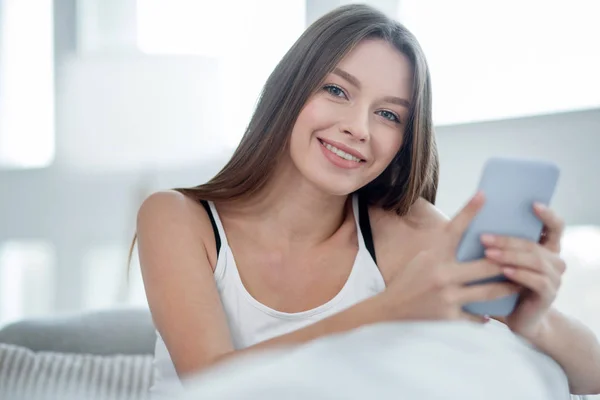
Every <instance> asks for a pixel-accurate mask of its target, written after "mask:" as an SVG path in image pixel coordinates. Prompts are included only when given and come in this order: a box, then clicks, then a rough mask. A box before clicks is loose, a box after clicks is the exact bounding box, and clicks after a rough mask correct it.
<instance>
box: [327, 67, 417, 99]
mask: <svg viewBox="0 0 600 400" xmlns="http://www.w3.org/2000/svg"><path fill="white" fill-rule="evenodd" d="M332 73H334V74H335V75H337V76H339V77H341V78H342V79H344V80H346V81H348V82H349V83H350V84H351V85H353V86H355V87H356V88H357V89H360V88H361V84H360V81H359V80H358V78H357V77H355V76H354V75H352V74H351V73H350V72H347V71H344V70H343V69H341V68H339V67H336V68H335V69H334V70H333V71H332ZM383 100H384V101H385V102H387V103H392V104H397V105H399V106H402V107H406V108H410V102H409V101H408V100H406V99H403V98H401V97H396V96H385V97H384V98H383Z"/></svg>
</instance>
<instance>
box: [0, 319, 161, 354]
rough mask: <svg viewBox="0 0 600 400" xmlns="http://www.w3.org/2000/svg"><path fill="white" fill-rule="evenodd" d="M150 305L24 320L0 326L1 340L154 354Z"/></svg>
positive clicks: (36, 347)
mask: <svg viewBox="0 0 600 400" xmlns="http://www.w3.org/2000/svg"><path fill="white" fill-rule="evenodd" d="M155 342H156V333H155V330H154V326H153V323H152V318H151V316H150V312H149V311H148V310H147V309H115V310H107V311H95V312H89V313H85V314H78V315H68V316H61V317H53V318H40V319H31V320H23V321H19V322H15V323H13V324H10V325H8V326H6V327H4V329H2V330H0V343H7V344H13V345H16V346H21V347H26V348H28V349H31V350H33V351H51V352H59V353H85V354H95V355H110V354H154V345H155Z"/></svg>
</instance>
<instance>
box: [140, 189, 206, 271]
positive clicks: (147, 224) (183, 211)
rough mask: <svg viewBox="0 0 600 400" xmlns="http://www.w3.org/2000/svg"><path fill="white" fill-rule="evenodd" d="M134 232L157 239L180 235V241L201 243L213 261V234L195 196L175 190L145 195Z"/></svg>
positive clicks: (202, 208)
mask: <svg viewBox="0 0 600 400" xmlns="http://www.w3.org/2000/svg"><path fill="white" fill-rule="evenodd" d="M137 234H138V236H139V235H147V236H151V237H152V238H153V239H154V240H156V241H163V240H169V241H170V240H171V238H172V237H179V238H180V239H181V242H182V243H195V245H196V246H198V245H202V244H204V246H205V247H206V250H207V254H208V257H209V259H210V261H211V263H213V261H216V250H214V248H215V246H216V243H215V237H214V232H213V229H212V224H211V222H210V218H209V216H208V213H207V212H206V209H205V208H204V207H203V206H202V204H201V203H200V202H199V201H197V200H196V199H193V198H191V197H189V196H186V195H184V194H183V193H180V192H178V191H176V190H165V191H159V192H155V193H152V194H151V195H149V196H148V197H146V199H145V200H144V201H143V202H142V204H141V206H140V208H139V210H138V213H137ZM213 265H214V263H213Z"/></svg>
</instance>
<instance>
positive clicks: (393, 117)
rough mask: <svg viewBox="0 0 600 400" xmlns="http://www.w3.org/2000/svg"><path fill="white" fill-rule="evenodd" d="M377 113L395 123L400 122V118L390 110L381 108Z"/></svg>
mask: <svg viewBox="0 0 600 400" xmlns="http://www.w3.org/2000/svg"><path fill="white" fill-rule="evenodd" d="M378 113H379V115H381V116H382V117H383V118H385V119H387V120H389V121H392V122H396V123H400V118H398V116H397V115H396V114H394V113H393V112H391V111H387V110H381V111H378Z"/></svg>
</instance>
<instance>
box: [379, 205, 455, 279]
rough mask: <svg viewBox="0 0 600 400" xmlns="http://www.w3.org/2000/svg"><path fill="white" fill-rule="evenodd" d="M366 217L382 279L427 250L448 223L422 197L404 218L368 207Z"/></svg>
mask: <svg viewBox="0 0 600 400" xmlns="http://www.w3.org/2000/svg"><path fill="white" fill-rule="evenodd" d="M369 216H370V220H371V227H372V231H373V240H374V244H375V252H376V254H377V260H378V264H379V267H380V270H381V272H382V274H383V275H384V279H386V277H391V276H393V275H394V273H395V272H396V269H397V268H398V267H400V266H402V265H404V264H405V263H406V262H408V261H409V260H411V259H412V258H413V257H415V256H416V255H417V254H418V253H419V252H421V251H423V250H425V249H427V248H429V247H430V246H431V243H432V242H434V241H435V238H436V236H437V235H439V234H440V233H441V232H442V229H443V227H444V226H445V224H447V223H448V217H446V216H445V215H444V214H443V213H442V212H441V211H440V210H439V209H438V208H437V207H436V206H435V205H433V204H431V203H430V202H428V201H427V200H425V199H422V198H420V199H418V200H417V201H416V202H415V204H414V205H413V206H412V207H411V209H410V211H409V212H408V213H407V214H406V215H402V216H400V215H398V214H397V213H396V212H395V211H387V210H383V209H381V208H378V207H371V208H370V209H369ZM386 281H387V279H386Z"/></svg>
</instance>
